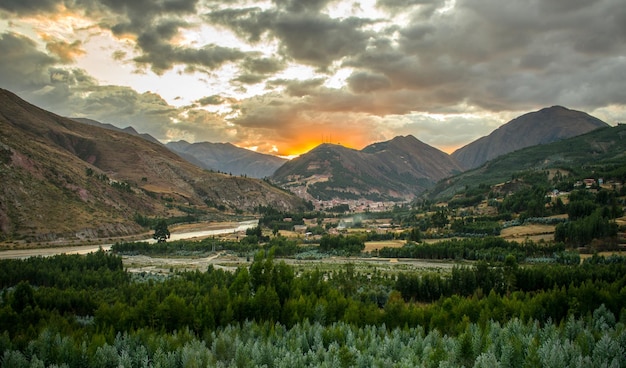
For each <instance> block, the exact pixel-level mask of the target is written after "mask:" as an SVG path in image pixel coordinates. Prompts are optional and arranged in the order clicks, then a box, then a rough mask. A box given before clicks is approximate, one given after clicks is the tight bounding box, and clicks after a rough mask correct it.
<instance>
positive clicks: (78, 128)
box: [0, 89, 303, 241]
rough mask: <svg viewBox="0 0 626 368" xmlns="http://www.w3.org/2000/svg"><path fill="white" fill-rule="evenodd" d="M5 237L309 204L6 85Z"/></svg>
mask: <svg viewBox="0 0 626 368" xmlns="http://www.w3.org/2000/svg"><path fill="white" fill-rule="evenodd" d="M0 177H2V185H1V186H0V241H2V240H11V239H25V240H36V241H40V240H55V239H91V238H97V237H100V238H102V237H110V236H116V235H125V234H132V233H137V232H139V231H142V229H141V228H140V227H139V225H137V224H136V223H135V222H134V221H133V218H134V217H135V216H136V215H142V216H161V217H169V216H181V215H185V214H189V213H194V214H208V213H210V212H212V211H214V212H217V210H215V209H214V208H211V207H220V208H221V209H227V210H228V209H230V210H234V209H238V210H244V211H245V210H252V209H254V208H256V207H257V206H259V205H264V206H268V205H271V206H273V207H276V208H281V209H294V208H296V207H298V206H302V205H303V202H302V201H301V200H300V199H298V198H297V197H295V196H293V195H291V194H289V193H287V192H285V191H283V190H280V189H278V188H275V187H273V186H271V185H269V184H267V183H265V182H263V181H260V180H255V179H247V178H241V177H235V176H229V175H223V174H217V173H211V172H208V171H205V170H203V169H201V168H199V167H197V166H194V165H192V164H190V163H188V162H187V161H185V160H183V159H182V158H181V157H179V156H178V155H176V154H175V153H173V152H171V151H169V150H168V149H167V148H165V147H164V146H162V145H160V144H156V143H152V142H149V141H147V140H145V139H142V138H139V137H137V136H134V135H130V134H127V133H124V132H118V131H114V130H109V129H102V128H100V127H97V126H91V125H87V124H82V123H79V122H76V121H74V120H71V119H68V118H63V117H60V116H58V115H55V114H52V113H50V112H48V111H45V110H42V109H40V108H38V107H36V106H33V105H31V104H29V103H27V102H26V101H24V100H22V99H20V98H19V97H18V96H16V95H14V94H13V93H11V92H9V91H6V90H2V89H0Z"/></svg>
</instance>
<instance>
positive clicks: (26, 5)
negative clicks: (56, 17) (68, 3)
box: [0, 0, 62, 15]
mask: <svg viewBox="0 0 626 368" xmlns="http://www.w3.org/2000/svg"><path fill="white" fill-rule="evenodd" d="M59 4H62V1H61V0H2V1H0V9H4V10H6V11H9V12H11V13H17V14H20V15H25V14H40V13H41V12H50V11H54V10H55V9H56V8H57V6H58V5H59Z"/></svg>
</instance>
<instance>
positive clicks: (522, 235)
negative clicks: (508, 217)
mask: <svg viewBox="0 0 626 368" xmlns="http://www.w3.org/2000/svg"><path fill="white" fill-rule="evenodd" d="M555 227H556V226H554V225H539V224H530V225H522V226H512V227H509V228H506V229H502V231H501V232H500V237H501V238H504V239H506V240H511V241H517V242H523V241H525V240H526V239H529V240H533V241H537V240H541V239H543V240H553V239H554V229H555Z"/></svg>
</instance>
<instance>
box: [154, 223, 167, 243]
mask: <svg viewBox="0 0 626 368" xmlns="http://www.w3.org/2000/svg"><path fill="white" fill-rule="evenodd" d="M152 238H153V239H154V240H156V241H157V243H165V242H166V241H167V239H169V238H170V231H169V230H168V228H167V222H166V221H165V220H159V222H157V224H156V226H155V227H154V235H152Z"/></svg>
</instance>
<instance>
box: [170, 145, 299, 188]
mask: <svg viewBox="0 0 626 368" xmlns="http://www.w3.org/2000/svg"><path fill="white" fill-rule="evenodd" d="M166 146H167V148H169V149H170V150H172V151H174V152H176V153H178V154H180V155H181V156H182V157H184V158H185V159H188V160H192V162H194V163H195V162H199V163H200V165H201V167H203V168H205V169H207V170H214V171H219V172H223V173H228V174H232V175H245V176H248V177H252V178H259V179H260V178H265V177H269V176H271V175H272V174H273V173H274V172H275V171H276V169H278V168H279V167H280V166H282V165H283V164H284V163H285V162H287V160H286V159H283V158H280V157H276V156H272V155H265V154H262V153H258V152H254V151H250V150H247V149H245V148H239V147H237V146H234V145H232V144H230V143H210V142H198V143H189V142H185V141H178V142H169V143H167V144H166Z"/></svg>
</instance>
